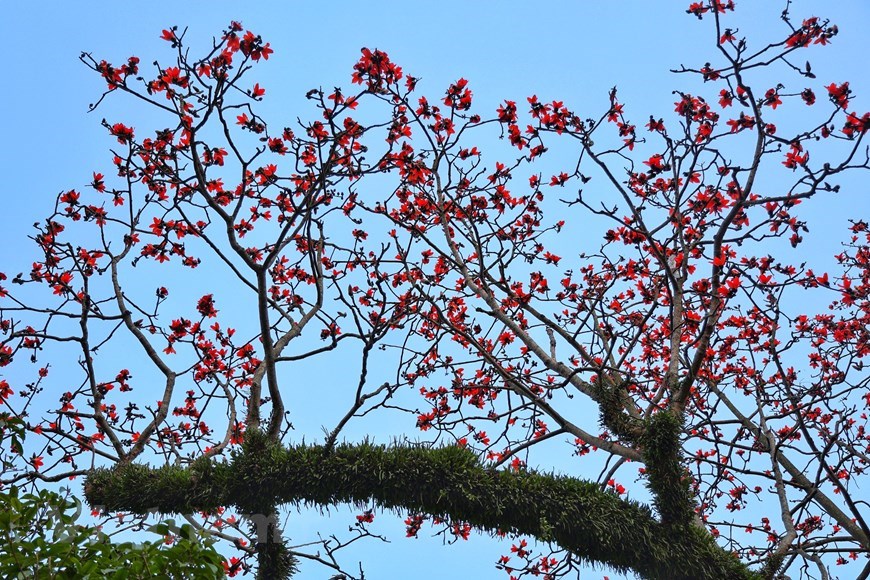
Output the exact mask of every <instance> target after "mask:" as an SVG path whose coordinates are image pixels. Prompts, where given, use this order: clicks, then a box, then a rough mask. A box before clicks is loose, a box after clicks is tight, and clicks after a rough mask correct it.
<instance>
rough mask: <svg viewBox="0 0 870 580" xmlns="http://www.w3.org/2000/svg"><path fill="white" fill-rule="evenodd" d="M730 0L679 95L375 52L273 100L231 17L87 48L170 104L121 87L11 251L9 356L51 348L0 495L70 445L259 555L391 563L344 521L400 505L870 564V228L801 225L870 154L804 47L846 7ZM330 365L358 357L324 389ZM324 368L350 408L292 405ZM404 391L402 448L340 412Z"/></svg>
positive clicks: (633, 554) (566, 549)
mask: <svg viewBox="0 0 870 580" xmlns="http://www.w3.org/2000/svg"><path fill="white" fill-rule="evenodd" d="M733 10H734V5H733V3H732V2H730V1H725V0H710V1H708V2H696V3H692V4H691V5H690V6H689V7H688V10H687V11H686V12H687V13H688V14H687V19H690V20H695V19H697V20H699V21H700V22H699V25H701V26H706V27H707V30H708V31H709V34H710V42H709V47H710V51H709V53H708V54H706V55H704V56H697V55H694V54H690V55H687V59H690V60H691V61H692V62H686V63H684V64H682V65H680V66H679V68H677V69H675V70H674V71H673V72H674V73H676V74H675V79H679V81H680V83H681V84H680V87H681V88H679V89H678V90H675V91H674V93H673V95H674V107H673V110H672V111H667V112H661V113H653V114H650V111H648V110H646V109H644V108H642V107H644V104H643V103H624V102H623V101H622V100H621V98H620V96H619V92H618V90H617V88H613V89H612V90H611V91H610V92H609V94H607V95H604V99H603V101H604V102H605V103H606V106H604V107H603V108H601V109H600V110H598V111H597V112H590V111H588V110H581V109H579V108H576V106H575V105H573V104H571V103H567V102H563V101H545V100H543V99H539V98H538V97H537V96H535V95H532V96H529V97H528V98H527V99H526V101H525V102H520V103H518V102H515V101H512V100H505V101H503V102H501V103H500V104H498V105H497V106H495V107H492V108H490V109H486V108H484V107H480V106H479V105H478V104H476V103H475V99H474V94H473V91H472V86H473V85H472V83H471V82H470V81H469V80H466V79H465V78H459V79H457V80H456V81H455V82H453V83H451V84H450V85H449V86H448V87H447V89H446V91H445V92H444V93H443V94H441V95H439V96H438V97H428V98H427V97H426V96H424V91H423V88H424V83H422V82H421V81H420V79H419V78H417V77H415V76H412V75H410V74H409V73H408V72H407V71H405V70H404V69H403V67H402V66H400V65H399V64H397V63H395V62H394V61H393V60H392V59H391V58H390V57H389V56H388V54H387V53H386V52H384V51H381V50H378V49H369V48H364V49H362V52H361V56H360V57H359V59H358V61H357V62H356V64H354V65H353V69H352V74H351V77H350V79H349V84H348V86H346V87H344V88H338V87H335V88H332V89H323V88H314V89H311V90H310V91H309V92H308V93H307V95H306V97H307V99H308V100H309V102H310V108H311V109H312V110H313V112H312V111H311V110H309V111H306V112H298V113H297V112H293V113H292V114H289V115H287V116H286V117H285V118H282V119H279V120H276V121H273V120H267V119H265V118H264V117H262V116H261V114H260V113H259V112H258V111H259V110H260V108H261V106H262V105H263V103H264V101H265V100H266V99H268V98H269V96H270V93H269V92H268V87H267V86H265V84H264V85H261V83H260V81H259V80H257V79H256V78H254V76H255V72H256V68H257V67H258V66H259V65H261V64H262V63H264V62H265V61H268V60H269V57H270V55H272V54H273V46H272V44H271V43H270V42H267V41H266V40H265V39H263V38H261V37H260V36H258V35H257V34H256V33H255V32H252V31H248V30H246V29H245V28H244V27H243V26H242V25H241V24H239V23H237V22H232V23H230V25H229V26H228V27H227V28H226V29H225V30H224V31H223V32H222V33H221V34H219V35H218V36H216V37H215V39H214V42H213V43H212V44H211V45H206V46H203V47H197V46H188V42H187V39H186V31H185V30H183V29H179V28H168V29H165V30H163V31H162V35H161V36H162V40H163V41H164V42H165V43H166V48H168V49H169V52H168V54H169V55H170V56H168V57H166V58H162V59H160V60H158V61H156V62H155V63H154V64H153V66H150V67H146V66H144V65H143V64H142V63H141V62H140V59H139V58H137V57H135V56H131V57H129V58H128V59H126V60H125V61H123V62H121V63H110V62H108V61H106V60H103V59H102V58H101V57H99V56H96V55H92V54H88V53H84V54H82V55H81V61H82V62H83V63H84V64H85V65H86V66H87V67H89V68H90V69H92V70H93V71H94V72H95V73H96V74H97V75H99V77H100V78H101V79H102V82H103V83H104V87H105V88H104V91H103V93H102V94H101V95H100V98H99V99H97V100H96V102H95V103H94V104H93V105H92V110H100V108H101V107H104V106H105V105H104V103H106V102H108V101H114V100H116V99H123V100H125V102H127V103H129V104H130V105H131V106H132V105H133V104H136V105H137V106H140V107H143V109H144V110H147V111H149V112H150V113H152V114H154V119H157V121H155V122H156V124H155V125H153V126H149V127H143V126H142V125H141V124H136V125H134V123H133V122H131V121H129V120H126V119H114V118H113V119H103V121H102V125H103V127H104V128H105V130H106V131H107V133H108V134H109V135H110V137H111V139H112V148H111V155H110V158H111V161H110V163H108V164H107V165H106V168H104V169H101V170H97V171H94V172H93V173H92V178H91V179H90V184H89V187H88V188H85V189H82V190H79V189H70V190H66V191H64V192H62V193H61V194H60V195H58V197H57V201H56V203H55V205H54V208H53V211H51V212H50V215H49V216H48V217H47V218H46V219H45V220H43V221H41V222H39V223H37V224H35V226H34V227H35V234H34V235H33V240H34V242H35V243H36V247H37V256H38V257H37V258H36V260H35V261H34V263H33V267H32V270H31V271H30V272H27V273H24V272H22V273H19V274H17V275H12V274H10V275H7V274H3V273H0V281H3V284H4V285H3V287H2V288H0V331H2V336H0V340H2V343H0V366H2V367H6V366H7V365H10V364H14V365H16V366H15V368H16V369H17V368H20V369H21V371H20V372H21V373H22V374H28V373H29V375H28V376H30V377H31V378H30V379H29V380H25V381H21V382H20V384H10V383H9V382H8V381H7V380H6V379H0V404H2V405H3V407H4V409H3V415H2V423H0V433H2V436H3V439H2V445H3V446H2V448H0V451H2V453H3V456H2V459H3V473H2V477H0V484H2V488H0V493H7V495H6V496H4V497H7V498H10V497H15V496H16V495H15V494H17V493H18V489H19V488H20V487H21V486H28V485H29V486H34V487H36V488H40V487H41V488H43V489H44V488H45V486H46V485H49V484H51V483H53V482H58V481H61V480H65V479H67V478H69V477H74V478H75V477H79V478H81V479H83V481H84V497H85V499H86V500H87V502H88V503H89V505H90V506H91V507H92V508H93V509H94V510H95V513H97V514H100V513H102V514H104V515H107V516H112V515H117V514H119V513H120V514H123V515H122V516H121V517H134V518H138V517H146V516H147V515H148V514H150V513H153V512H154V511H157V512H159V513H161V514H174V515H176V516H178V515H180V516H184V517H185V518H186V519H187V521H188V523H187V526H188V527H185V528H183V530H184V533H182V534H179V535H178V537H179V538H181V539H180V540H179V541H180V542H182V543H180V544H178V546H179V551H180V550H182V548H184V549H188V548H190V545H189V543H190V542H195V539H196V538H197V537H199V535H198V534H208V535H210V536H211V538H212V539H214V540H224V541H225V542H226V543H227V544H228V545H231V546H232V549H235V550H237V551H238V554H237V555H235V556H231V557H229V558H228V559H227V561H226V562H224V566H223V571H224V572H226V573H228V574H230V575H235V574H237V573H238V572H240V571H248V570H256V573H257V575H258V576H259V577H261V578H280V577H290V576H292V575H293V574H294V573H295V572H296V571H297V570H298V568H299V566H300V565H301V563H302V562H303V561H313V562H316V563H319V564H320V565H322V566H325V567H327V568H329V569H330V570H331V573H333V574H336V575H337V576H336V577H342V578H347V577H362V576H363V570H364V566H365V563H363V564H362V567H361V568H360V569H359V571H355V570H354V569H353V567H352V566H348V565H347V563H345V562H343V561H342V558H341V554H342V549H343V548H345V547H346V546H348V545H350V544H352V543H355V542H357V541H367V540H368V541H376V539H377V537H378V535H377V534H375V533H372V532H371V531H370V528H369V525H370V524H371V523H372V520H373V519H374V517H375V513H376V510H378V509H383V510H388V511H394V512H397V513H399V514H401V515H402V516H405V517H406V518H407V519H405V525H406V531H407V535H409V536H414V535H416V534H417V533H418V532H419V531H420V530H421V528H422V526H423V525H424V524H425V523H426V522H430V523H431V524H432V525H433V526H435V527H436V529H441V530H442V531H443V533H444V534H445V535H446V536H449V537H452V538H456V539H468V538H469V535H470V533H471V531H472V530H474V529H477V530H482V531H486V532H490V533H492V534H495V535H499V536H505V535H506V536H510V538H511V548H510V552H509V553H507V554H505V555H504V556H502V558H501V559H500V560H499V561H498V563H497V564H496V565H497V567H499V568H500V569H502V570H505V571H506V572H507V573H508V574H509V575H510V576H511V577H517V578H518V577H522V576H527V575H535V576H543V577H546V578H557V577H563V576H567V575H569V574H572V573H575V571H576V570H577V564H578V563H582V562H589V563H593V564H600V565H605V566H608V567H611V568H613V569H616V570H619V571H624V572H633V573H636V574H638V575H640V576H642V577H648V578H669V579H671V578H685V579H690V578H711V579H713V578H776V577H779V576H778V575H780V574H788V575H789V576H791V577H802V578H804V577H805V578H829V577H831V576H832V575H836V571H837V569H838V568H837V567H838V566H840V565H847V564H849V563H850V562H852V561H853V560H857V561H859V562H856V563H854V564H851V565H850V567H849V569H850V570H857V572H855V574H857V575H859V577H861V578H866V577H868V576H870V559H868V558H870V527H868V522H867V521H866V518H865V516H864V514H865V513H866V511H867V502H866V500H864V499H862V497H861V495H860V489H861V484H862V483H863V482H864V480H865V479H866V475H867V468H868V462H870V457H868V455H870V434H868V432H867V422H868V419H867V412H868V408H870V378H868V374H867V372H866V369H865V366H864V365H865V363H864V359H866V357H867V356H868V354H870V345H868V335H870V330H868V329H870V300H868V297H870V249H868V241H870V226H868V223H867V221H866V219H863V218H864V217H865V216H862V215H859V214H860V212H856V214H854V215H852V216H850V217H851V219H850V220H849V223H850V226H849V228H848V230H846V231H843V232H842V238H843V243H842V248H841V249H840V251H839V252H838V253H837V254H836V255H835V256H833V260H832V262H831V263H826V264H821V266H819V265H816V264H812V263H808V262H807V261H806V260H804V259H802V255H801V253H800V249H801V248H803V247H805V246H806V245H808V244H812V243H813V234H812V233H810V228H811V226H812V225H813V219H814V215H812V214H813V211H808V210H807V209H806V208H807V206H811V207H813V208H818V207H823V206H819V205H817V204H818V202H819V200H822V203H824V201H823V200H825V199H832V198H833V197H834V196H844V195H854V192H849V191H845V190H844V189H845V188H843V187H841V181H842V180H844V179H846V178H847V176H848V175H849V174H855V173H857V172H862V171H866V170H867V168H868V167H870V156H868V148H867V145H866V143H865V142H864V139H865V135H866V133H867V130H868V128H870V113H862V112H861V110H860V109H857V108H856V106H855V105H856V102H857V96H856V95H853V94H852V91H851V89H850V85H849V83H848V82H846V81H844V80H837V81H836V82H830V81H828V80H824V79H820V78H817V75H819V77H821V75H822V74H823V73H822V72H820V71H816V70H814V69H813V67H812V65H811V63H810V62H809V61H808V60H806V58H805V56H804V54H805V53H806V54H808V55H810V57H811V56H812V54H813V52H814V51H815V50H818V49H822V48H824V46H825V45H827V44H829V43H831V42H834V41H835V40H836V36H837V34H838V28H837V27H836V26H835V25H834V24H832V23H830V22H828V21H827V20H824V19H822V18H819V17H809V18H806V19H803V18H796V17H793V15H792V14H791V13H790V9H789V7H788V5H787V7H786V10H785V11H784V12H783V15H782V24H781V30H780V34H779V36H777V37H775V38H773V39H772V40H771V39H762V40H760V41H754V40H753V39H746V38H743V37H742V35H741V34H740V32H739V30H737V29H736V28H734V27H729V18H731V17H732V15H731V14H730V13H731V12H732V11H733ZM275 48H276V49H279V50H280V47H278V46H276V47H275ZM694 61H699V62H694ZM700 61H706V62H703V63H701V62H700ZM803 61H806V63H805V64H801V63H802V62H803ZM685 87H688V88H685ZM531 88H532V89H533V88H534V87H531ZM586 108H587V109H588V107H586ZM493 109H494V110H493ZM294 119H295V120H294ZM841 190H842V191H841ZM812 204H816V205H812ZM856 207H861V206H860V203H857V204H856ZM820 268H821V269H820ZM336 365H340V366H343V367H345V368H353V369H355V381H354V383H353V384H345V385H341V386H340V389H338V391H334V390H330V391H329V394H328V395H320V391H321V390H322V391H323V392H324V393H326V392H327V391H326V390H323V387H322V385H314V386H311V385H301V384H300V382H301V379H300V377H302V376H303V375H302V374H301V372H300V370H299V369H303V368H305V369H323V372H324V373H326V370H327V369H328V368H329V367H331V366H336ZM59 385H64V386H63V387H60V386H59ZM56 389H60V391H56ZM335 392H339V393H340V396H335V394H334V393H335ZM58 393H59V394H60V400H59V403H57V404H55V403H54V400H55V399H54V398H53V397H55V396H56V395H57V394H58ZM318 396H323V401H322V404H323V405H324V406H328V407H329V408H331V409H333V410H334V409H340V412H339V417H340V418H339V419H338V420H337V421H336V422H335V424H332V425H330V426H329V427H327V428H325V429H324V432H323V433H322V434H316V433H305V432H299V431H298V430H296V429H294V426H293V424H292V420H293V413H294V402H296V401H299V400H300V399H301V398H304V397H318ZM380 417H383V418H384V419H383V420H385V421H386V420H390V421H393V420H396V421H398V422H399V423H398V424H400V425H403V426H404V427H400V428H399V429H398V430H397V431H396V432H395V439H394V441H393V442H392V443H391V444H388V445H383V444H375V443H373V442H371V441H369V440H359V439H348V436H347V433H348V432H349V431H348V430H349V429H350V426H352V425H353V424H355V423H357V422H360V421H362V420H369V419H371V418H375V420H379V419H378V418H380ZM397 417H398V419H396V418H397ZM388 418H389V419H388ZM24 431H27V440H26V442H25V441H24V440H23V432H24ZM554 443H560V444H561V445H562V447H561V450H562V451H563V452H564V451H565V449H566V448H567V449H569V450H570V451H569V452H568V453H566V455H569V454H570V455H573V456H575V457H574V458H573V459H572V467H571V468H570V469H565V468H563V466H562V465H561V464H560V465H550V464H547V463H545V462H543V461H542V458H543V457H546V456H545V455H544V454H543V452H542V451H541V450H543V449H552V445H553V444H554ZM548 446H549V447H548ZM573 463H576V466H575V465H573ZM46 497H47V496H46ZM343 504H350V505H352V506H354V507H356V508H357V509H358V510H359V511H360V514H359V515H358V516H356V521H355V522H353V524H352V525H351V527H350V530H349V532H348V534H349V536H347V539H345V540H338V539H337V538H329V539H324V538H322V537H321V538H320V539H319V540H317V541H315V542H313V543H312V544H310V545H308V546H291V545H290V544H289V542H288V541H287V539H286V535H287V530H286V529H284V528H285V527H286V526H290V527H292V525H293V520H292V518H290V520H289V523H282V522H281V521H280V520H281V518H280V517H279V516H280V513H281V510H282V509H283V508H284V507H285V506H294V507H298V508H300V509H301V508H305V507H312V506H314V507H317V508H320V509H324V508H325V509H328V508H331V507H334V506H337V505H343ZM160 529H161V530H162V529H163V528H160ZM167 529H168V528H167ZM176 539H178V538H176ZM529 539H535V540H537V541H538V542H537V544H533V545H532V544H529V543H528V540H529ZM472 541H473V540H472ZM184 542H188V544H184ZM206 548H208V549H205V551H204V552H203V554H204V555H203V556H202V557H203V558H204V559H205V560H208V561H209V562H211V560H210V559H211V554H212V553H211V552H210V551H209V549H210V545H208V546H206ZM397 549H401V548H400V547H399V548H397ZM164 555H165V554H159V555H158V556H155V557H163V556H164ZM212 563H213V562H212ZM862 563H863V569H862V568H861V564H862ZM209 569H211V568H209ZM221 572H222V571H221V570H217V571H216V573H217V574H220V573H221Z"/></svg>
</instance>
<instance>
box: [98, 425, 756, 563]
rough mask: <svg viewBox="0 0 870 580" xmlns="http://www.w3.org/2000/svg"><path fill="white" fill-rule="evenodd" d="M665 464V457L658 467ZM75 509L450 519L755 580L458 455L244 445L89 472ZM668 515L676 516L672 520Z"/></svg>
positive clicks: (618, 516) (603, 510) (562, 482)
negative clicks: (334, 511) (177, 460)
mask: <svg viewBox="0 0 870 580" xmlns="http://www.w3.org/2000/svg"><path fill="white" fill-rule="evenodd" d="M658 421H660V423H658V422H657V423H655V426H653V428H652V429H650V430H649V431H650V432H651V433H652V435H650V438H649V440H648V443H650V444H653V443H655V442H656V441H659V439H657V437H658V438H660V439H661V440H662V441H669V440H670V439H669V437H670V435H668V433H669V432H670V431H671V430H672V428H673V425H671V424H670V423H667V422H666V421H667V419H658ZM673 457H674V454H673V453H672V452H671V451H669V450H668V449H664V450H663V451H662V457H661V460H662V464H663V465H665V460H666V459H667V458H673ZM657 460H658V459H657V458H654V459H653V461H657ZM668 461H670V459H668ZM678 463H679V462H677V464H678ZM665 466H666V465H665ZM671 466H672V467H673V462H671ZM670 472H673V469H671V471H670ZM668 473H669V471H667V470H662V471H660V472H659V475H656V476H654V477H653V478H652V479H651V483H650V485H651V487H653V486H656V487H654V489H655V490H656V491H657V492H659V490H661V491H660V492H661V493H662V494H663V496H662V497H664V498H666V499H664V500H663V503H661V504H660V505H659V504H657V506H656V507H657V509H658V510H659V511H660V512H662V513H663V514H664V513H668V514H669V515H672V516H675V517H683V516H682V515H681V511H680V510H684V508H685V505H686V503H685V497H684V496H683V495H681V494H683V491H682V489H683V488H682V487H675V486H668V484H667V481H665V477H666V476H667V474H668ZM659 477H661V478H662V480H661V481H659V479H657V478H659ZM653 481H654V482H655V483H653ZM680 485H682V484H680ZM86 498H87V500H88V502H89V503H90V504H91V505H102V506H105V507H106V508H108V509H110V510H124V511H133V512H141V511H145V510H148V509H149V508H152V507H156V508H158V509H159V510H160V511H161V512H167V513H189V512H193V511H196V510H200V509H213V508H215V507H216V506H218V505H225V506H232V507H235V508H237V509H238V510H239V511H240V512H242V513H246V514H257V513H260V514H268V513H272V510H273V509H274V508H273V506H276V505H282V504H294V505H300V504H304V505H316V506H324V507H328V506H334V505H337V504H353V505H361V504H366V505H370V504H371V503H375V504H376V505H378V506H380V507H382V508H385V509H393V510H401V511H407V510H410V511H418V512H422V513H427V514H431V515H436V516H449V517H450V518H452V519H456V520H462V521H467V522H468V523H470V524H472V525H474V526H476V527H477V528H479V529H482V530H488V531H496V530H501V531H509V532H516V533H519V534H523V535H530V536H534V537H537V538H539V539H541V540H543V541H552V542H555V543H557V544H558V545H560V546H561V547H563V548H565V549H567V550H570V551H571V552H573V553H574V554H576V555H577V556H578V557H580V558H581V559H583V560H586V561H589V562H593V563H598V564H605V565H608V566H611V567H613V568H615V569H617V570H621V571H628V570H632V571H635V572H637V573H638V574H640V575H642V576H644V577H648V578H666V579H668V580H677V579H686V580H688V579H693V580H702V579H704V578H711V579H713V578H715V579H720V578H734V579H739V578H757V575H755V574H753V573H752V572H750V571H749V570H748V569H747V568H746V567H745V566H744V565H743V564H742V563H740V562H739V561H738V560H737V559H736V558H735V557H734V556H732V555H731V554H729V553H727V552H725V551H724V550H722V549H721V548H720V547H719V546H717V545H716V543H715V541H714V540H713V538H712V537H711V536H710V535H709V534H708V533H706V532H705V531H704V530H701V529H699V528H696V527H692V526H674V525H673V522H666V523H663V522H660V521H658V520H657V519H656V518H655V517H654V516H653V513H652V510H651V509H650V508H649V507H647V506H645V505H642V504H639V503H637V502H634V501H630V500H624V499H621V498H619V497H618V496H616V495H615V494H612V493H609V492H605V491H602V490H601V489H600V487H599V486H598V485H597V484H595V483H592V482H588V481H583V480H579V479H576V478H571V477H564V476H559V475H554V474H547V473H538V472H534V471H522V472H513V471H507V470H492V469H488V468H485V467H483V466H481V465H480V464H479V462H478V461H477V459H476V457H475V456H474V454H472V453H471V452H469V451H467V450H464V449H461V448H459V447H443V448H437V449H426V448H420V447H410V446H391V447H384V446H377V445H371V444H369V443H363V444H359V445H341V446H337V447H335V448H334V449H332V450H325V449H324V448H323V447H320V446H298V447H290V448H285V447H281V446H280V445H276V444H272V443H269V442H268V441H265V439H261V438H249V439H248V441H247V442H246V443H245V445H244V446H243V448H242V449H241V450H240V451H239V452H237V453H235V454H234V455H233V457H232V458H231V460H230V462H228V463H212V464H209V465H206V464H196V465H194V467H192V468H191V469H189V470H184V469H180V468H175V467H164V468H157V469H151V468H147V467H143V466H122V467H118V468H116V469H115V470H113V471H107V470H96V471H94V472H93V473H92V474H91V475H90V476H89V477H88V479H87V483H86ZM671 504H673V505H674V506H677V507H675V508H674V509H673V510H672V508H671V507H670V505H671ZM681 506H682V507H681ZM678 521H679V520H678ZM276 550H277V548H276ZM276 557H277V556H276Z"/></svg>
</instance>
